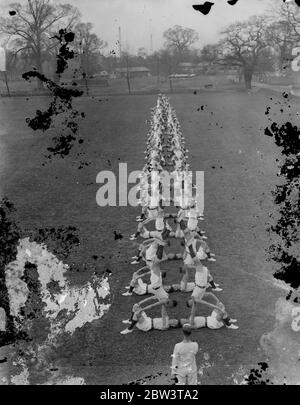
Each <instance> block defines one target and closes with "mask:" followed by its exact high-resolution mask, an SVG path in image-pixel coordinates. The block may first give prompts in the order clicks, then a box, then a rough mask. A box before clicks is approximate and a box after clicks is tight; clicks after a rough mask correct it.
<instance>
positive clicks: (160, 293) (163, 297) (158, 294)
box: [153, 287, 169, 301]
mask: <svg viewBox="0 0 300 405" xmlns="http://www.w3.org/2000/svg"><path fill="white" fill-rule="evenodd" d="M153 294H154V296H155V298H157V299H158V301H167V300H168V299H169V294H168V293H167V292H166V291H165V290H164V288H163V287H159V288H158V289H154V288H153Z"/></svg>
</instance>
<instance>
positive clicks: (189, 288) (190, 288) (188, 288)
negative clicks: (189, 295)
mask: <svg viewBox="0 0 300 405" xmlns="http://www.w3.org/2000/svg"><path fill="white" fill-rule="evenodd" d="M194 288H195V283H187V284H186V289H185V290H183V282H182V281H181V283H180V291H183V292H192V291H194Z"/></svg>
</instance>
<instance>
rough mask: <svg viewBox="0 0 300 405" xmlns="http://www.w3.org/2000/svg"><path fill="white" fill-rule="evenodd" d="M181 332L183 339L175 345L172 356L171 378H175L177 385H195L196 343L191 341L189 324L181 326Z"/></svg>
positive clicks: (197, 348)
mask: <svg viewBox="0 0 300 405" xmlns="http://www.w3.org/2000/svg"><path fill="white" fill-rule="evenodd" d="M182 330H183V335H184V339H183V341H182V342H180V343H177V344H176V345H175V347H174V351H173V354H172V366H171V376H172V378H176V377H177V385H197V365H196V354H197V353H198V350H199V347H198V343H197V342H193V341H192V340H191V333H192V328H191V326H190V325H189V324H185V325H183V327H182Z"/></svg>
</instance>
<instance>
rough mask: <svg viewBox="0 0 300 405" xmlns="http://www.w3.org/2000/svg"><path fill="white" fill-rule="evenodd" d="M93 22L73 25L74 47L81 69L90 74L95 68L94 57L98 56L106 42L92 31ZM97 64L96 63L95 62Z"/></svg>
mask: <svg viewBox="0 0 300 405" xmlns="http://www.w3.org/2000/svg"><path fill="white" fill-rule="evenodd" d="M92 30H93V24H92V23H90V22H88V23H79V24H77V25H76V26H75V29H74V32H75V42H74V45H75V48H76V51H77V52H78V54H79V57H80V60H81V67H82V69H83V71H84V72H85V73H86V74H87V75H90V74H92V73H94V72H93V70H95V59H97V58H98V56H99V54H100V52H101V50H102V49H104V48H105V47H106V46H107V43H106V42H105V41H103V40H102V39H100V38H99V37H98V36H97V35H96V34H95V33H93V32H92ZM96 64H97V63H96Z"/></svg>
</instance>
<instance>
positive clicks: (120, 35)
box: [119, 27, 122, 58]
mask: <svg viewBox="0 0 300 405" xmlns="http://www.w3.org/2000/svg"><path fill="white" fill-rule="evenodd" d="M119 54H120V58H121V57H122V33H121V27H119Z"/></svg>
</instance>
